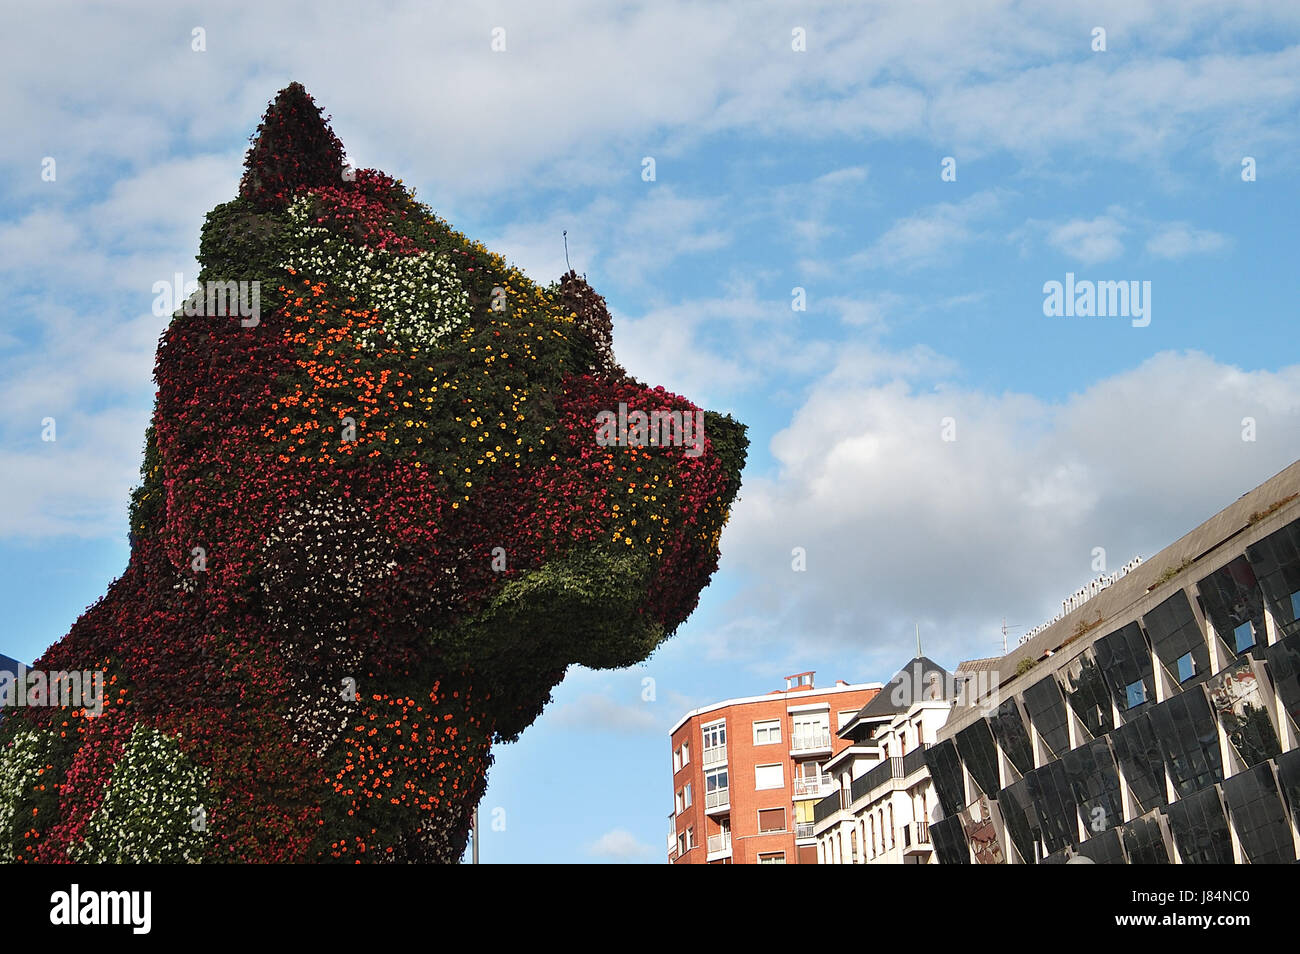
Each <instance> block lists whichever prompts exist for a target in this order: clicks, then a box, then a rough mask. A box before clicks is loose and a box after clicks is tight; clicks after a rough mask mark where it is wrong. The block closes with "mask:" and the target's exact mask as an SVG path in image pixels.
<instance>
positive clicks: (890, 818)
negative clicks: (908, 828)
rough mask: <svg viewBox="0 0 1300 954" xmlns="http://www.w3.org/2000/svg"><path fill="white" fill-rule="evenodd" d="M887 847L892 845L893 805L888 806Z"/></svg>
mask: <svg viewBox="0 0 1300 954" xmlns="http://www.w3.org/2000/svg"><path fill="white" fill-rule="evenodd" d="M889 847H890V848H893V847H894V806H893V805H890V806H889Z"/></svg>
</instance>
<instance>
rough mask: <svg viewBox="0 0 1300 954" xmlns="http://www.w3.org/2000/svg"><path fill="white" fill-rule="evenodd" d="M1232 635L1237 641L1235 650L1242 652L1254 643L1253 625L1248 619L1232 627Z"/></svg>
mask: <svg viewBox="0 0 1300 954" xmlns="http://www.w3.org/2000/svg"><path fill="white" fill-rule="evenodd" d="M1232 635H1233V637H1234V638H1235V639H1236V641H1237V652H1239V653H1244V652H1245V651H1246V650H1247V649H1249V648H1250V647H1251V646H1254V645H1255V627H1254V626H1252V625H1251V622H1250V620H1246V622H1244V623H1242V624H1241V625H1240V626H1238V627H1237V628H1236V629H1234V630H1233V631H1232Z"/></svg>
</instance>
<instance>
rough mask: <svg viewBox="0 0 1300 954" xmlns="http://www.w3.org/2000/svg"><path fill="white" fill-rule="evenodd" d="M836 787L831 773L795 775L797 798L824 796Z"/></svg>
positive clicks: (795, 793) (795, 794)
mask: <svg viewBox="0 0 1300 954" xmlns="http://www.w3.org/2000/svg"><path fill="white" fill-rule="evenodd" d="M834 787H835V782H834V780H833V779H832V778H831V777H830V775H808V776H803V775H796V776H795V777H794V797H795V798H824V797H825V796H827V795H829V794H830V793H831V789H832V788H834Z"/></svg>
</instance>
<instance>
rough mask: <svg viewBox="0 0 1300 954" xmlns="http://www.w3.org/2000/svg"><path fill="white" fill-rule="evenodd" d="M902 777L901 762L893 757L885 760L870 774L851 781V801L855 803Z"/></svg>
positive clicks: (896, 757)
mask: <svg viewBox="0 0 1300 954" xmlns="http://www.w3.org/2000/svg"><path fill="white" fill-rule="evenodd" d="M918 751H920V750H918ZM903 775H904V771H903V760H902V759H901V758H899V757H898V756H896V755H895V756H891V757H890V758H887V759H885V760H884V761H883V762H881V763H880V764H879V765H877V766H876V767H875V768H873V769H872V770H871V771H870V772H867V773H866V774H864V775H860V776H859V777H858V778H855V779H854V780H853V785H852V789H853V801H855V802H856V801H857V800H858V799H859V798H862V797H864V796H866V795H867V794H868V793H870V792H872V791H874V790H875V789H878V788H881V787H882V786H884V785H886V784H888V783H890V782H891V781H893V780H894V779H899V778H902V777H903Z"/></svg>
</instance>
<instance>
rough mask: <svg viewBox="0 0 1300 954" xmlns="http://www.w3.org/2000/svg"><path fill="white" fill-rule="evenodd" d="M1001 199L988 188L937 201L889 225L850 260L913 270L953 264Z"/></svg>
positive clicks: (876, 265) (870, 264)
mask: <svg viewBox="0 0 1300 954" xmlns="http://www.w3.org/2000/svg"><path fill="white" fill-rule="evenodd" d="M999 205H1000V201H999V199H998V197H997V195H996V194H995V193H993V192H991V191H984V192H977V193H976V194H975V195H972V196H970V197H969V198H966V199H963V200H961V201H960V202H939V203H936V204H934V205H931V206H929V207H927V208H925V209H923V210H922V211H920V212H918V213H917V214H915V215H910V216H906V217H905V218H902V219H899V220H898V221H897V222H895V223H894V224H893V225H891V226H890V227H889V228H888V229H887V230H886V231H885V233H884V234H883V235H881V236H880V238H878V239H877V240H876V241H875V242H874V243H873V244H872V245H871V246H870V247H869V248H867V249H865V250H863V251H861V252H858V253H856V254H855V255H853V256H851V257H850V259H849V263H850V264H851V265H854V266H860V267H864V268H894V269H903V270H907V269H913V268H920V267H923V266H928V265H939V264H944V263H948V264H952V262H953V260H954V257H955V255H956V253H957V252H958V251H959V250H960V249H961V248H962V247H963V246H965V245H966V244H968V243H969V242H971V241H972V240H973V239H974V238H975V237H976V236H977V234H978V229H977V227H976V226H977V223H978V221H979V220H980V219H982V218H985V217H987V216H989V215H991V214H992V213H994V212H995V211H997V209H998V207H999Z"/></svg>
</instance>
